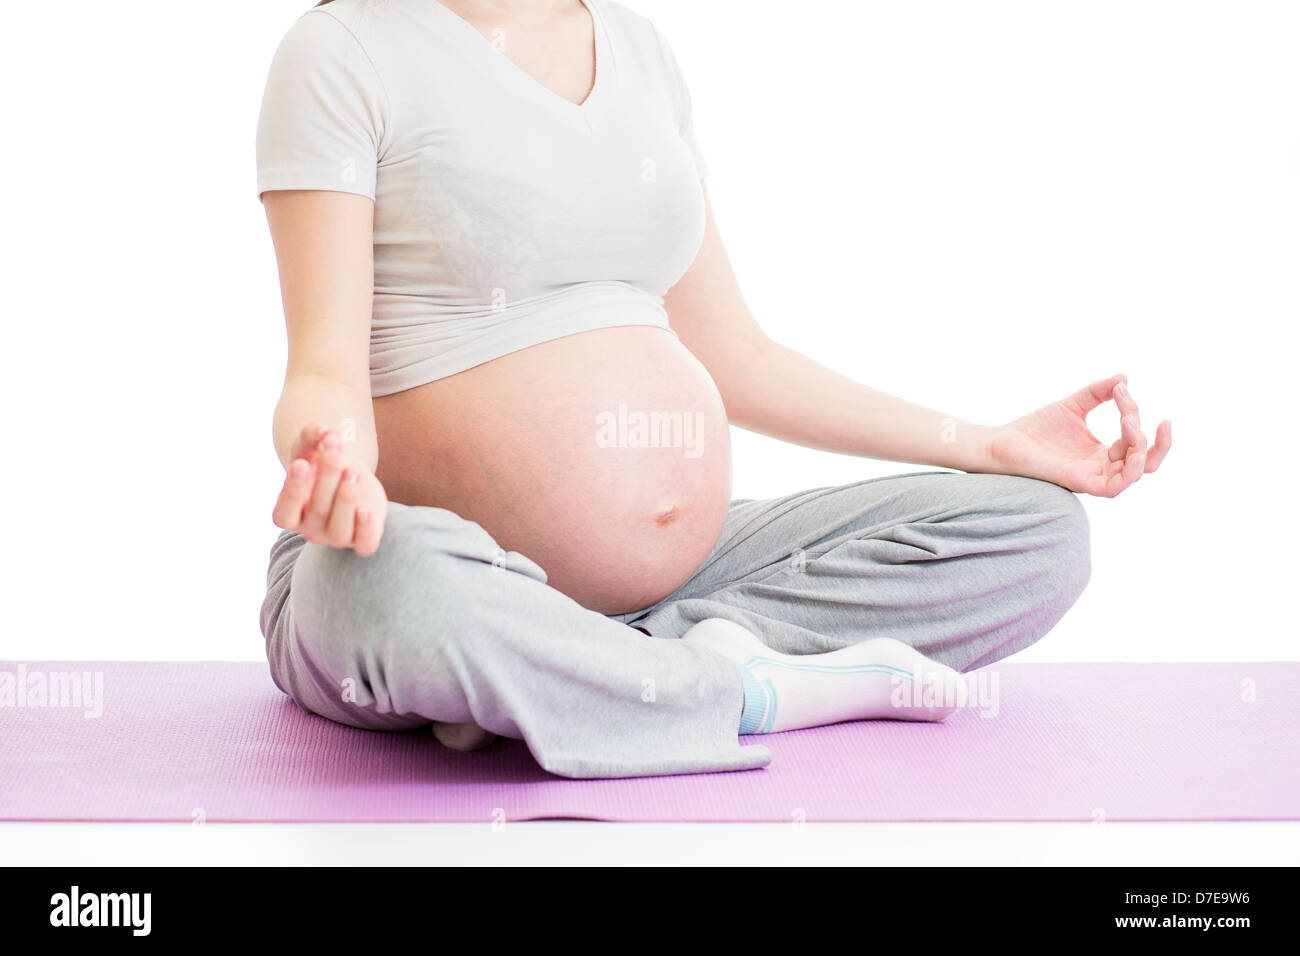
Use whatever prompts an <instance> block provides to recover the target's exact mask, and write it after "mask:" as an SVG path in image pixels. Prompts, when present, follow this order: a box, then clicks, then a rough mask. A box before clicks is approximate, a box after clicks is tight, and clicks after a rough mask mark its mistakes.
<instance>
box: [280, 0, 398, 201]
mask: <svg viewBox="0 0 1300 956" xmlns="http://www.w3.org/2000/svg"><path fill="white" fill-rule="evenodd" d="M387 114H388V100H387V96H386V95H385V92H384V89H383V84H382V82H381V80H380V78H379V74H378V73H377V72H376V70H375V66H374V64H373V63H372V62H371V60H370V58H369V56H368V55H367V54H366V51H365V50H364V49H363V48H362V46H361V44H360V42H359V41H358V40H357V39H356V37H355V36H353V34H352V32H351V31H350V30H348V28H347V27H346V26H344V25H343V24H342V23H341V22H339V21H338V20H337V19H336V18H335V17H334V16H332V15H331V14H329V13H327V12H326V11H324V10H308V11H307V12H306V13H304V14H302V15H301V16H300V17H299V18H298V19H297V20H296V21H295V22H294V24H293V26H292V27H290V28H289V32H288V33H286V34H285V36H284V39H283V40H281V41H280V45H279V47H277V48H276V51H275V56H274V58H273V59H272V61H271V70H270V73H269V75H268V76H267V80H266V90H265V92H264V93H263V96H262V109H261V113H260V114H259V116H258V120H257V195H258V197H259V198H260V197H261V195H262V193H264V192H266V191H267V190H271V189H328V190H336V191H339V192H349V193H358V194H360V195H362V196H368V197H370V198H371V199H374V198H375V173H376V170H377V168H378V165H379V156H380V151H381V144H382V142H383V137H384V132H385V130H386V123H387Z"/></svg>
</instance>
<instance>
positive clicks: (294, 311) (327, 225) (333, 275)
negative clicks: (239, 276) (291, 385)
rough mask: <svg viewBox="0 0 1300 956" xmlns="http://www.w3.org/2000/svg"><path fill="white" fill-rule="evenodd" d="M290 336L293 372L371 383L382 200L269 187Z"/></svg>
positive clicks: (268, 203) (269, 217)
mask: <svg viewBox="0 0 1300 956" xmlns="http://www.w3.org/2000/svg"><path fill="white" fill-rule="evenodd" d="M263 202H264V204H265V206H266V219H267V223H268V224H269V225H270V228H271V239H272V241H273V242H274V244H275V258H276V262H277V264H278V266H279V270H280V295H281V299H282V300H283V303H284V318H285V324H286V328H287V330H288V335H289V364H288V372H287V376H286V377H288V378H292V377H294V376H295V375H318V376H321V377H325V378H331V379H335V380H338V381H342V382H347V383H349V384H356V385H358V386H365V387H366V389H367V391H368V390H369V377H370V319H371V309H372V302H373V292H374V281H375V271H374V239H373V221H374V203H372V202H371V201H370V200H369V199H367V198H366V197H364V196H358V195H356V194H353V193H343V192H326V191H315V190H286V191H278V190H277V191H272V192H268V193H266V194H264V196H263Z"/></svg>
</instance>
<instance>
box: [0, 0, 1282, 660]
mask: <svg viewBox="0 0 1300 956" xmlns="http://www.w3.org/2000/svg"><path fill="white" fill-rule="evenodd" d="M309 2H310V0H261V2H259V3H256V4H253V3H248V4H220V5H216V6H213V5H211V4H197V5H196V4H176V3H162V2H158V0H136V2H131V3H114V4H105V3H97V2H76V3H56V4H17V5H14V6H12V7H10V8H9V9H7V11H6V30H5V32H6V35H7V38H8V39H9V40H10V42H9V43H7V44H6V52H5V56H4V57H3V58H0V76H3V80H4V88H5V89H6V90H7V91H8V93H7V95H6V113H7V115H6V126H7V130H8V132H7V135H6V140H7V145H6V148H5V156H6V160H7V162H6V164H5V165H6V168H7V174H8V177H9V178H8V183H7V188H6V190H5V193H6V206H7V212H6V215H5V230H4V234H5V240H6V245H7V247H8V248H7V250H6V253H5V256H4V261H5V265H6V273H7V276H6V281H5V282H4V291H3V293H2V295H3V300H2V301H3V302H4V312H5V318H6V322H5V329H4V337H5V343H6V344H5V349H4V354H5V362H4V374H3V376H0V379H2V382H3V384H2V385H0V388H3V399H4V409H5V413H6V414H5V420H6V422H7V426H8V427H7V430H6V431H7V438H8V441H7V442H6V443H5V444H6V447H7V451H8V453H7V454H6V456H5V461H6V463H5V465H4V467H3V470H2V471H0V474H2V475H3V477H0V483H2V485H3V500H4V502H5V504H6V516H5V522H4V524H5V527H6V529H7V532H8V534H7V547H6V549H5V550H6V560H5V563H6V565H7V567H6V569H5V571H4V575H5V577H4V579H5V591H6V594H7V596H8V600H7V601H6V607H5V613H4V615H3V619H2V623H0V658H8V659H15V658H31V659H59V658H62V659H77V658H80V659H113V658H122V659H131V658H139V659H150V658H152V659H230V660H241V659H242V660H259V659H261V657H262V648H261V636H260V635H259V633H258V630H257V610H258V604H259V602H260V599H261V595H262V588H263V580H264V578H263V576H264V573H265V561H266V553H267V549H268V547H269V545H270V543H271V540H272V538H273V534H274V529H273V527H272V525H271V523H270V518H269V515H270V510H271V505H272V502H273V499H274V496H275V494H276V491H277V489H278V485H279V481H280V470H279V466H278V463H277V461H276V459H275V455H274V452H273V449H272V445H271V440H270V419H271V412H272V409H273V406H274V404H275V401H276V398H277V395H278V390H279V386H280V382H281V376H282V373H283V360H284V335H283V327H282V316H281V312H280V303H279V297H278V288H277V282H276V272H275V263H274V258H273V253H272V249H271V245H270V240H269V236H268V233H267V229H266V224H265V218H264V216H263V213H262V209H261V206H260V205H259V203H258V202H257V199H256V197H255V186H254V165H253V133H254V123H255V120H256V115H257V110H258V106H259V103H260V99H261V93H262V86H263V83H264V81H265V76H266V69H267V66H268V65H269V62H270V58H271V54H272V52H273V50H274V48H275V45H276V44H277V43H278V41H279V39H280V37H281V36H282V35H283V34H284V32H285V31H286V30H287V29H288V27H289V25H290V23H291V22H292V21H293V19H294V18H295V17H296V16H298V15H299V14H300V13H301V12H303V11H304V10H305V9H307V7H308V5H309ZM630 5H632V6H633V7H634V8H635V9H637V10H638V11H640V12H642V13H644V14H646V15H648V16H650V17H651V18H652V19H654V20H655V21H656V22H657V23H658V24H659V26H660V27H661V29H662V30H663V31H664V33H665V34H666V36H667V37H668V38H669V40H670V41H671V43H672V45H673V47H674V49H675V50H676V53H677V57H678V59H679V61H680V62H681V64H682V66H683V68H684V70H685V72H686V75H687V78H688V80H689V82H690V85H691V89H692V93H693V97H694V102H695V111H696V126H697V129H698V132H699V136H700V139H701V141H702V143H703V146H704V148H705V150H706V152H707V154H708V157H709V161H710V165H711V168H712V175H711V178H710V180H709V188H710V191H711V194H712V197H713V201H714V205H715V210H716V213H717V216H718V219H719V223H720V225H721V228H722V232H723V236H724V238H725V239H726V241H727V244H728V246H729V249H730V252H731V255H732V258H733V261H734V263H735V265H736V268H737V271H738V272H739V274H740V277H741V282H742V286H743V288H744V289H745V292H746V296H747V298H748V300H749V302H750V304H751V306H752V308H753V309H754V311H755V313H756V314H757V315H758V317H759V319H760V321H761V322H762V324H763V325H764V327H765V328H766V329H767V330H768V331H769V333H770V334H772V336H773V337H775V338H777V339H780V340H783V341H785V342H786V343H788V344H790V345H793V346H795V347H797V348H799V349H801V350H803V351H805V352H807V353H809V354H811V355H813V356H815V357H818V358H821V359H823V360H824V361H826V362H827V363H828V364H830V365H832V366H833V367H834V368H836V369H838V370H840V371H843V372H846V373H848V374H851V375H853V376H855V377H857V378H859V379H860V380H862V381H865V382H868V383H870V384H872V385H875V386H877V387H879V388H883V389H885V390H888V391H892V392H895V393H897V394H901V395H904V396H906V397H908V398H912V399H914V400H918V401H921V402H923V403H926V404H929V405H932V406H934V407H937V408H939V409H942V410H944V411H946V412H948V413H950V414H954V415H957V416H960V417H965V418H969V419H973V420H976V421H981V422H998V421H1005V420H1009V419H1011V418H1013V417H1016V416H1018V415H1020V414H1022V413H1024V412H1027V411H1029V410H1031V409H1032V408H1035V407H1037V406H1039V405H1042V404H1045V403H1047V402H1049V401H1051V400H1054V399H1057V398H1060V397H1063V396H1064V395H1065V394H1067V393H1069V392H1071V391H1073V390H1075V389H1076V388H1078V387H1080V386H1081V385H1084V384H1085V383H1087V382H1089V381H1091V380H1093V379H1097V378H1102V377H1104V376H1106V375H1109V374H1111V373H1113V372H1117V371H1123V372H1126V373H1128V375H1129V381H1130V385H1131V387H1132V391H1133V392H1134V394H1135V395H1136V397H1137V399H1138V401H1139V402H1140V403H1141V405H1142V411H1143V422H1144V425H1147V426H1148V427H1149V428H1150V429H1151V430H1154V425H1155V424H1156V422H1157V421H1159V419H1160V418H1163V417H1170V418H1172V419H1173V421H1174V438H1175V445H1174V450H1173V452H1172V453H1171V455H1170V456H1169V458H1168V460H1167V462H1166V464H1165V466H1164V468H1163V469H1162V471H1161V472H1160V473H1159V474H1157V475H1154V476H1147V477H1146V478H1145V479H1143V480H1142V481H1141V482H1140V483H1139V484H1138V485H1137V486H1136V487H1135V488H1133V489H1131V490H1129V491H1128V492H1126V493H1125V494H1124V495H1123V496H1122V497H1120V498H1119V499H1116V500H1101V499H1088V500H1087V502H1086V504H1087V508H1088V512H1089V514H1090V516H1091V518H1092V526H1093V535H1094V571H1093V578H1092V583H1091V586H1090V587H1089V589H1088V591H1087V592H1086V593H1085V595H1084V596H1083V598H1082V599H1081V600H1080V602H1079V604H1078V605H1077V606H1076V608H1075V609H1074V610H1073V611H1072V612H1071V613H1070V614H1069V615H1068V616H1067V617H1066V619H1065V620H1064V621H1063V622H1062V623H1061V624H1060V625H1059V626H1058V627H1057V629H1056V630H1055V631H1054V632H1053V633H1052V634H1051V635H1049V636H1048V637H1047V638H1046V639H1044V640H1043V641H1042V642H1041V643H1040V644H1038V645H1037V646H1035V647H1034V648H1032V649H1030V650H1029V651H1028V652H1026V653H1025V654H1024V655H1023V659H1026V660H1035V659H1037V660H1275V659H1294V657H1295V637H1296V632H1297V627H1296V624H1295V621H1294V615H1293V614H1290V613H1284V609H1289V608H1291V607H1292V606H1293V601H1292V595H1293V591H1294V584H1293V578H1294V572H1295V569H1296V561H1295V557H1294V554H1295V549H1296V547H1297V541H1300V535H1298V532H1300V528H1298V527H1297V524H1298V523H1300V522H1298V520H1297V511H1298V510H1300V509H1298V505H1297V501H1296V496H1295V494H1294V493H1293V491H1292V485H1293V484H1294V482H1295V480H1296V467H1295V466H1296V457H1297V453H1296V437H1295V429H1294V428H1293V427H1292V422H1293V420H1294V418H1295V415H1296V411H1295V405H1294V400H1293V396H1294V393H1295V388H1294V385H1295V381H1296V375H1295V372H1294V369H1293V365H1294V362H1295V347H1294V324H1295V320H1296V317H1297V312H1298V309H1297V306H1298V305H1300V303H1298V298H1300V294H1298V292H1300V290H1298V284H1297V281H1296V279H1297V270H1296V263H1297V261H1300V260H1298V258H1297V255H1298V253H1300V248H1298V247H1300V241H1298V239H1297V232H1296V229H1297V223H1300V189H1298V188H1297V176H1296V169H1297V159H1298V158H1300V132H1298V131H1297V123H1296V121H1297V116H1298V115H1300V113H1298V111H1297V105H1298V104H1297V90H1300V57H1297V55H1296V51H1297V50H1298V49H1300V13H1298V11H1300V8H1298V7H1297V6H1296V5H1295V4H1289V3H1268V2H1241V0H1234V2H1226V0H1224V2H1215V3H1205V2H1189V0H1178V2H1151V0H1124V2H1102V0H1091V2H1087V3H1083V2H1078V3H1062V2H1043V0H1036V2H1030V0H1026V2H969V0H962V2H923V3H922V2H918V3H903V2H898V3H888V4H885V3H875V2H851V0H838V2H826V3H821V4H816V5H804V4H797V3H775V2H759V0H748V2H740V0H728V2H724V0H693V2H691V0H671V2H670V0H631V3H630ZM1093 422H1094V428H1095V430H1096V431H1097V433H1098V434H1099V435H1100V436H1101V437H1103V438H1104V439H1110V438H1112V437H1114V436H1115V435H1116V434H1117V416H1116V415H1115V414H1114V412H1113V406H1107V407H1105V408H1103V409H1102V410H1099V412H1098V413H1096V414H1095V418H1094V419H1093ZM907 470H914V469H913V468H911V467H910V466H907V465H898V464H890V463H881V462H868V461H861V460H855V459H851V458H843V457H836V456H830V455H825V454H821V453H814V452H811V451H803V450H793V449H791V448H790V447H789V446H785V445H781V444H779V443H777V442H774V441H771V440H768V439H762V438H758V437H755V436H750V435H746V434H743V433H738V434H737V444H736V468H735V472H736V486H735V493H736V496H737V497H756V496H762V495H768V494H777V493H782V492H787V491H792V490H797V489H799V488H801V487H808V486H815V485H823V484H830V483H836V482H844V481H851V480H854V479H856V478H859V477H863V476H871V475H882V474H888V473H891V472H901V471H907Z"/></svg>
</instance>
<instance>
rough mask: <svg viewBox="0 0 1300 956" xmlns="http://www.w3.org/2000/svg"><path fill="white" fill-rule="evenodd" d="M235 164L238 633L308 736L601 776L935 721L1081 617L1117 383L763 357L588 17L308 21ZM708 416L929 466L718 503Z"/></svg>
mask: <svg viewBox="0 0 1300 956" xmlns="http://www.w3.org/2000/svg"><path fill="white" fill-rule="evenodd" d="M257 164H258V166H257V176H258V194H259V196H260V197H261V199H262V202H263V204H264V205H265V209H266V215H267V219H268V222H269V224H270V229H271V234H272V238H273V241H274V245H275V252H276V257H277V261H278V264H279V272H280V282H281V288H282V295H283V304H284V311H285V316H286V322H287V327H288V337H289V354H288V370H287V374H286V377H285V384H284V391H283V395H282V397H281V399H280V402H279V405H278V407H277V408H276V413H275V427H274V431H275V443H276V447H277V449H278V451H279V455H280V458H281V460H282V462H283V463H284V465H285V469H286V476H285V481H284V486H283V488H282V490H281V492H280V495H279V499H278V501H277V502H276V504H275V509H274V520H275V523H276V524H277V525H278V526H279V527H280V528H282V529H284V530H283V532H282V533H281V534H280V536H279V538H278V540H277V541H276V543H275V545H274V547H273V549H272V553H271V565H270V570H269V573H268V592H267V596H266V600H265V603H264V605H263V608H262V617H261V622H262V632H263V634H264V635H265V637H266V641H267V654H268V657H269V660H270V665H271V672H272V675H273V677H274V679H275V681H276V683H277V685H278V686H279V687H280V688H281V689H282V690H283V691H284V692H285V693H287V694H289V695H290V696H291V697H292V698H293V699H294V700H295V701H297V703H298V704H299V705H301V706H302V707H304V708H306V709H307V710H310V711H312V712H314V713H316V714H320V715H322V716H324V717H327V718H330V719H331V720H335V721H340V722H342V723H345V724H350V725H353V726H357V727H365V728H371V729H376V730H404V729H411V728H417V727H422V726H428V725H430V724H432V726H433V732H434V734H435V735H436V736H437V737H438V738H439V739H440V740H442V741H443V742H444V743H445V744H447V745H448V746H452V747H456V748H458V749H472V748H474V747H477V746H479V745H481V744H483V743H485V742H488V741H490V740H491V739H492V738H493V737H494V736H497V735H499V736H504V737H513V738H518V739H522V740H524V741H526V743H527V745H528V747H529V749H530V750H531V752H532V753H533V755H534V756H535V757H536V759H537V760H538V762H539V763H540V764H541V765H542V766H543V767H545V768H546V769H547V770H550V771H552V772H554V773H557V774H561V775H565V776H572V777H618V776H636V775H648V774H668V773H693V772H704V771H722V770H740V769H747V768H752V767H758V766H762V765H764V764H766V763H767V762H768V761H769V760H770V759H771V754H770V752H769V750H768V749H767V748H766V747H762V746H757V745H749V746H742V745H741V743H740V740H739V738H740V737H741V736H742V735H749V734H761V733H768V732H772V731H782V730H790V729H796V728H800V727H809V726H816V725H819V724H826V723H833V722H836V721H844V720H862V719H880V718H886V719H913V720H937V719H942V718H943V717H944V716H946V715H947V714H949V713H951V712H952V710H953V709H954V708H955V707H957V706H959V705H960V703H961V701H960V696H961V691H962V690H963V689H964V687H963V685H962V684H961V680H960V676H959V674H960V672H962V671H967V670H970V669H972V668H976V667H980V666H983V665H986V664H989V663H991V662H993V661H996V660H998V659H1000V658H1002V657H1005V656H1006V655H1008V654H1012V653H1014V652H1015V651H1018V650H1020V649H1021V648H1023V647H1025V646H1027V645H1028V644H1030V643H1032V642H1033V641H1035V640H1037V639H1038V638H1039V637H1041V636H1042V635H1043V634H1045V633H1046V632H1047V631H1048V630H1049V629H1050V628H1051V627H1052V626H1053V625H1054V624H1055V623H1056V622H1057V621H1058V620H1059V619H1060V617H1061V616H1062V615H1063V614H1064V613H1065V611H1066V610H1067V609H1068V608H1069V607H1070V605H1071V604H1072V603H1073V602H1074V601H1075V599H1076V598H1077V597H1078V595H1079V593H1080V592H1081V590H1082V589H1083V587H1084V585H1085V583H1086V581H1087V578H1088V574H1089V567H1090V565H1089V560H1090V559H1089V550H1088V525H1087V519H1086V517H1085V515H1084V511H1083V508H1082V506H1081V505H1080V503H1079V501H1078V499H1077V498H1076V496H1075V492H1079V493H1086V494H1094V495H1102V496H1108V497H1109V496H1113V495H1115V494H1117V493H1119V492H1120V491H1122V490H1123V489H1124V488H1126V487H1128V486H1129V485H1130V484H1132V483H1133V482H1135V481H1137V480H1138V478H1139V477H1140V476H1141V475H1142V474H1143V473H1144V472H1151V471H1154V470H1155V469H1156V467H1157V465H1158V464H1159V463H1160V460H1161V459H1162V458H1163V457H1164V455H1165V453H1166V452H1167V451H1168V450H1169V447H1170V441H1171V438H1170V428H1169V423H1168V422H1163V423H1161V425H1160V427H1159V428H1158V429H1157V431H1156V433H1155V438H1154V441H1153V442H1152V443H1151V444H1150V446H1149V447H1148V441H1147V439H1146V437H1145V436H1144V435H1143V432H1142V430H1141V423H1140V421H1139V417H1138V409H1137V406H1136V404H1135V403H1134V400H1133V398H1132V396H1131V395H1130V394H1129V392H1128V391H1127V389H1126V385H1125V378H1124V376H1123V375H1114V376H1111V377H1110V378H1107V379H1104V380H1102V381H1098V382H1096V383H1094V384H1092V385H1090V386H1088V387H1086V388H1083V389H1081V390H1079V391H1077V392H1075V393H1074V394H1072V395H1070V396H1069V397H1068V398H1065V399H1064V400H1062V401H1060V402H1056V403H1054V404H1052V405H1049V406H1047V407H1045V408H1042V409H1040V410H1039V411H1036V412H1033V413H1031V414H1029V415H1026V416H1025V417H1023V418H1020V419H1018V420H1016V421H1014V422H1012V423H1010V424H1007V425H1003V426H983V425H975V424H970V423H967V422H965V421H962V420H959V419H957V418H955V417H952V416H948V415H944V414H942V413H939V412H936V411H931V410H929V409H926V408H922V407H919V406H917V405H914V404H911V403H908V402H906V401H903V400H901V399H898V398H894V397H891V396H889V395H886V394H883V393H881V392H879V391H876V390H874V389H871V388H869V387H867V386H865V385H860V384H857V383H854V382H852V381H849V380H847V379H845V378H843V377H841V376H839V375H836V374H835V373H833V372H831V371H830V370H828V369H826V368H825V367H823V366H821V365H819V364H817V363H815V362H814V361H812V360H811V359H809V358H806V357H804V356H803V355H800V354H799V353H797V352H795V351H792V350H791V349H789V348H786V347H784V346H782V345H779V344H777V343H775V342H773V341H772V340H770V339H769V338H767V337H766V336H765V335H764V333H763V332H762V331H761V329H760V328H759V326H758V325H757V323H756V322H755V321H754V318H753V317H752V316H751V314H750V312H749V309H748V308H747V307H746V304H745V302H744V299H743V298H742V296H741V293H740V290H739V289H738V288H737V284H736V280H735V277H734V275H733V273H732V270H731V266H730V264H729V263H728V260H727V255H726V252H725V251H724V248H723V244H722V240H721V238H720V237H719V232H718V228H717V226H716V224H715V223H714V220H713V216H712V213H711V211H710V207H709V203H708V199H707V195H706V192H705V190H704V187H703V183H702V180H703V179H704V178H705V176H706V174H707V169H706V165H705V159H704V156H703V153H702V152H701V149H700V146H699V144H698V143H697V141H696V136H695V132H694V129H693V125H692V120H691V101H690V97H689V94H688V92H687V86H686V84H685V82H684V80H683V77H682V74H681V72H680V71H679V69H678V65H677V62H676V60H675V59H674V57H673V54H672V51H671V49H670V48H669V46H668V45H667V43H666V42H665V40H664V38H663V36H661V35H660V33H659V32H658V30H657V29H656V28H655V26H654V25H653V24H652V23H651V22H650V21H648V20H646V19H645V18H643V17H641V16H639V15H637V14H636V13H633V12H632V11H630V10H629V9H627V8H626V7H624V6H622V5H620V4H618V3H615V2H613V0H513V2H512V0H383V2H380V0H369V2H367V0H333V2H328V3H324V4H320V5H318V6H316V7H314V8H312V9H310V10H308V11H305V12H304V13H303V14H302V15H301V17H300V18H299V19H298V20H297V21H296V22H295V23H294V24H293V26H292V27H291V28H290V30H289V32H288V34H287V35H286V36H285V37H284V39H283V41H282V42H281V44H280V46H279V48H278V50H277V51H276V54H275V57H274V60H273V62H272V65H271V70H270V76H269V79H268V81H267V85H266V91H265V97H264V100H263V104H262V111H261V116H260V119H259V123H258V129H257ZM1111 401H1113V402H1114V403H1115V405H1116V406H1117V408H1118V410H1119V412H1120V415H1121V422H1122V435H1121V437H1120V438H1119V439H1118V440H1117V441H1116V442H1115V443H1114V444H1112V445H1109V446H1107V445H1104V444H1102V443H1101V442H1099V441H1098V439H1097V438H1096V437H1094V436H1093V435H1092V433H1091V432H1090V431H1089V430H1088V427H1087V425H1086V423H1085V417H1086V416H1087V414H1088V413H1089V412H1090V411H1092V410H1093V409H1095V408H1096V407H1098V406H1099V405H1101V404H1102V403H1105V402H1111ZM728 423H730V424H734V425H737V426H740V427H743V428H747V429H751V430H754V431H757V432H761V433H764V434H767V435H772V436H775V437H778V438H781V439H784V440H786V441H790V442H795V443H798V444H802V445H807V446H811V447H815V448H820V449H825V450H830V451H834V452H840V453H844V454H850V455H858V456H863V457H871V458H879V459H886V460H890V461H902V462H913V463H918V464H921V465H924V466H927V467H935V468H944V469H953V470H949V471H928V472H919V473H911V474H904V475H899V476H897V477H890V478H884V479H876V480H869V481H862V482H858V483H855V484H850V485H846V486H844V487H827V488H817V489H814V490H811V491H805V492H801V493H798V494H790V495H787V496H784V497H780V498H775V499H772V500H767V501H755V500H744V501H732V500H731V464H730V454H729V445H728Z"/></svg>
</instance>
